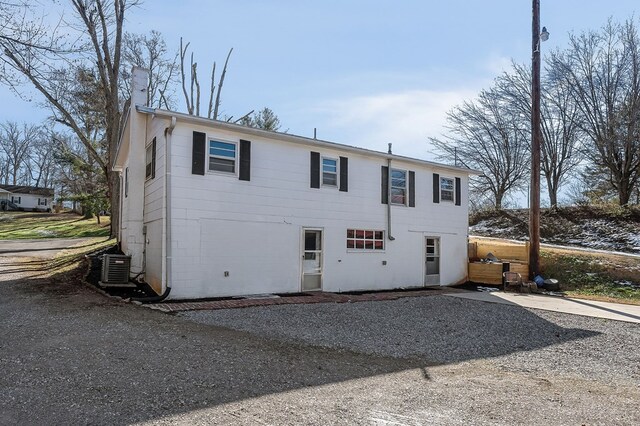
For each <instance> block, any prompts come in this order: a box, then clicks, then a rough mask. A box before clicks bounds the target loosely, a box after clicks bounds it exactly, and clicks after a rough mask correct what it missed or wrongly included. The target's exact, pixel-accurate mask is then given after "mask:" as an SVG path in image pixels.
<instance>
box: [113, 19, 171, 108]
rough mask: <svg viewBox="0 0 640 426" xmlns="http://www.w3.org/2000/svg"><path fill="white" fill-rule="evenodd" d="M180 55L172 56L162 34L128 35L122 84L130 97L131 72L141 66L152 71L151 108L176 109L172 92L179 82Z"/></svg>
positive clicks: (149, 94)
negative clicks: (178, 60) (134, 67)
mask: <svg viewBox="0 0 640 426" xmlns="http://www.w3.org/2000/svg"><path fill="white" fill-rule="evenodd" d="M177 59H178V55H173V56H172V57H171V56H170V55H169V53H168V51H167V44H166V43H165V41H164V39H163V38H162V34H160V33H159V32H158V31H155V30H154V31H151V33H150V34H149V35H139V34H132V33H125V35H124V39H123V45H122V61H123V67H122V68H123V69H122V78H121V82H122V85H123V87H124V89H125V93H126V94H127V95H126V96H125V97H128V94H129V93H130V91H131V89H130V87H129V83H130V80H131V75H130V72H129V70H130V69H131V68H132V67H133V66H139V67H142V68H146V69H148V70H149V83H148V87H147V105H148V106H151V107H154V108H165V109H171V108H173V107H174V99H173V96H172V95H173V93H172V88H173V84H174V83H175V82H176V81H177V72H178V64H177Z"/></svg>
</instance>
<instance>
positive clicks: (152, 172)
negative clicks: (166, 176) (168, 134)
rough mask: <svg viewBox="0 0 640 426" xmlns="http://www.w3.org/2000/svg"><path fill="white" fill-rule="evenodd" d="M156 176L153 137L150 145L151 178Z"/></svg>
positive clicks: (154, 139) (154, 141) (154, 140)
mask: <svg viewBox="0 0 640 426" xmlns="http://www.w3.org/2000/svg"><path fill="white" fill-rule="evenodd" d="M155 177H156V138H153V142H152V146H151V179H154V178H155Z"/></svg>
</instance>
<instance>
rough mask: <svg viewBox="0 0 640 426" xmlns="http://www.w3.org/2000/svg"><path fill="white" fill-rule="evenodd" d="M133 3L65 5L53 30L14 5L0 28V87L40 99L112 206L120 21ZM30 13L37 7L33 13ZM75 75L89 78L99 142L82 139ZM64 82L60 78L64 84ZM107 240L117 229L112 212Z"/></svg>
mask: <svg viewBox="0 0 640 426" xmlns="http://www.w3.org/2000/svg"><path fill="white" fill-rule="evenodd" d="M135 4H137V1H136V0H71V6H72V9H73V16H72V17H71V18H69V17H65V18H64V19H63V18H62V17H61V18H60V20H59V22H58V23H57V24H55V25H53V26H51V25H48V24H46V23H45V20H44V19H42V18H41V17H42V16H45V15H47V14H48V13H50V11H49V10H47V11H45V10H44V7H43V6H42V5H41V4H39V3H38V4H36V6H33V5H21V4H16V5H12V6H10V7H12V8H13V11H12V12H13V13H11V14H10V16H11V19H10V21H9V23H6V24H5V25H3V26H0V31H2V33H0V48H1V50H2V52H1V53H0V62H1V64H2V68H3V71H4V73H3V80H2V81H3V82H4V83H8V84H9V85H10V86H11V87H13V88H16V89H17V88H18V87H19V86H20V85H21V84H22V83H24V82H25V81H26V82H27V83H28V84H30V85H31V86H32V87H34V88H35V89H36V90H37V91H38V92H40V93H41V94H42V96H44V98H45V100H46V102H47V104H48V105H49V107H50V108H51V110H52V112H53V114H54V116H55V120H56V121H57V122H59V123H62V124H63V125H65V126H66V127H68V128H69V129H71V130H72V131H73V132H74V134H75V135H76V137H77V138H78V140H79V141H80V142H81V143H82V145H83V147H84V148H85V149H86V150H87V153H88V156H89V157H90V158H91V159H92V160H93V161H95V162H96V164H98V165H99V167H100V169H101V170H102V173H103V174H104V176H105V179H106V181H107V182H108V185H107V189H106V191H107V198H109V200H110V202H111V205H112V206H114V207H115V206H117V205H118V203H119V199H118V195H119V194H118V192H119V191H118V184H119V179H118V175H117V174H116V173H115V172H113V171H112V170H111V165H112V163H113V157H114V155H115V151H116V148H117V144H118V137H119V134H120V124H121V110H120V108H121V103H120V93H119V90H120V74H121V73H120V71H121V70H120V66H121V50H122V37H123V25H124V15H125V12H126V10H127V9H128V8H129V7H131V6H132V5H135ZM36 7H41V8H40V9H37V8H36ZM77 70H83V71H87V70H92V71H93V72H95V74H94V77H95V83H96V87H97V88H98V90H97V91H96V92H95V93H94V97H95V103H96V104H100V108H99V109H100V110H101V113H103V114H104V125H105V127H104V133H103V137H100V138H99V139H100V140H99V141H96V139H95V138H93V137H92V133H88V132H87V131H86V128H84V127H83V124H82V123H81V122H80V121H79V119H78V116H77V112H78V111H77V110H76V109H75V108H76V107H77V106H78V103H77V102H74V99H72V98H71V97H72V96H73V95H72V94H71V93H70V91H69V90H68V89H69V85H70V84H72V83H73V82H70V80H71V79H69V78H68V77H69V76H71V75H73V76H75V75H76V74H77ZM65 77H66V78H65ZM112 214H113V216H112V225H111V234H112V235H115V230H116V229H117V227H118V224H119V217H118V209H117V208H113V209H112Z"/></svg>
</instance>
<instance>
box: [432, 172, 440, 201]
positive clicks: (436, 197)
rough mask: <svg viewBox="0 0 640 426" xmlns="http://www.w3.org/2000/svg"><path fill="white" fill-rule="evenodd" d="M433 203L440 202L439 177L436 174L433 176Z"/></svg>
mask: <svg viewBox="0 0 640 426" xmlns="http://www.w3.org/2000/svg"><path fill="white" fill-rule="evenodd" d="M433 202H434V203H439V202H440V175H439V174H438V173H434V174H433Z"/></svg>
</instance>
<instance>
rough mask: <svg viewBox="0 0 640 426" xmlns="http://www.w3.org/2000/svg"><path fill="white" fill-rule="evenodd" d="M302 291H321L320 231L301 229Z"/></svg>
mask: <svg viewBox="0 0 640 426" xmlns="http://www.w3.org/2000/svg"><path fill="white" fill-rule="evenodd" d="M302 233H303V236H302V238H303V244H304V246H303V248H302V291H315V290H322V230H319V229H303V230H302Z"/></svg>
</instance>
